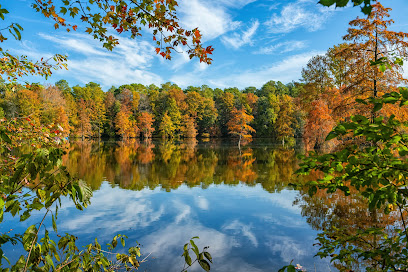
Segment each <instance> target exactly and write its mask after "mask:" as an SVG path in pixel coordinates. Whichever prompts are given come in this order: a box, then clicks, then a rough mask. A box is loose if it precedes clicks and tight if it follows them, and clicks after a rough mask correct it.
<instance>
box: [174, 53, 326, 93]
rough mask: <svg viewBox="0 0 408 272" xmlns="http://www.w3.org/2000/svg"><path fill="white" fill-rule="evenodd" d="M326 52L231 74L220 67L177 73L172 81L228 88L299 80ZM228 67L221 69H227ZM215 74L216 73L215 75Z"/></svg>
mask: <svg viewBox="0 0 408 272" xmlns="http://www.w3.org/2000/svg"><path fill="white" fill-rule="evenodd" d="M318 54H324V52H319V51H311V52H307V53H302V54H296V55H293V56H290V57H287V58H285V59H284V60H282V61H279V62H275V63H272V64H271V65H268V66H263V67H261V68H258V69H252V70H246V71H242V72H233V73H229V74H225V73H218V74H216V72H217V71H218V70H217V69H218V68H213V69H214V70H212V71H211V73H210V71H209V72H206V73H202V72H198V71H193V72H190V73H185V74H182V75H175V76H173V77H172V78H171V82H174V83H176V84H177V85H179V86H181V87H187V86H189V85H192V86H199V85H202V84H207V85H209V86H211V87H218V88H227V87H231V86H235V87H238V88H245V87H248V86H255V87H257V88H259V87H261V86H262V85H263V84H265V83H266V82H268V81H269V80H275V81H281V82H283V83H287V82H291V81H293V80H295V81H297V80H299V78H300V77H301V71H302V68H303V67H304V66H305V65H306V64H307V62H308V61H309V60H310V59H311V58H312V57H313V56H315V55H318ZM225 69H226V68H223V69H220V70H225ZM214 74H215V75H214Z"/></svg>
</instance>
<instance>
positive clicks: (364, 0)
mask: <svg viewBox="0 0 408 272" xmlns="http://www.w3.org/2000/svg"><path fill="white" fill-rule="evenodd" d="M375 1H376V0H320V1H319V4H321V5H323V6H327V7H330V6H333V5H335V6H336V8H337V7H340V8H342V7H345V6H347V4H348V3H353V5H354V6H361V12H363V13H364V14H366V15H369V14H370V13H371V10H372V6H371V3H374V2H375Z"/></svg>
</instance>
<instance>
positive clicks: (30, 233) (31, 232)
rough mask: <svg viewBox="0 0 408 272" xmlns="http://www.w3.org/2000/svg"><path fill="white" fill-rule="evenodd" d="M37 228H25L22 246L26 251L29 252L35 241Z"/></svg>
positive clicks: (33, 226)
mask: <svg viewBox="0 0 408 272" xmlns="http://www.w3.org/2000/svg"><path fill="white" fill-rule="evenodd" d="M37 232H38V230H37V227H36V226H35V225H31V226H29V227H28V228H27V230H26V231H25V232H24V235H23V246H24V249H25V250H26V251H28V250H30V247H31V245H32V244H33V242H34V243H35V241H37Z"/></svg>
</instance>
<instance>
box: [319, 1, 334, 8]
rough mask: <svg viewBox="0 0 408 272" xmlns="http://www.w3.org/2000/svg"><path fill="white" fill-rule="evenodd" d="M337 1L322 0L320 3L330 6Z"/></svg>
mask: <svg viewBox="0 0 408 272" xmlns="http://www.w3.org/2000/svg"><path fill="white" fill-rule="evenodd" d="M335 2H336V0H320V1H319V4H320V5H323V6H326V7H329V6H331V5H333V4H334V3H335Z"/></svg>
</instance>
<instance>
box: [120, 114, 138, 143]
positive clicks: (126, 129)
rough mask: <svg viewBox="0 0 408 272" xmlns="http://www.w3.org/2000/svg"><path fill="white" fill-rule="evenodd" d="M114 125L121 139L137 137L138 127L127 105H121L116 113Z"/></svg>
mask: <svg viewBox="0 0 408 272" xmlns="http://www.w3.org/2000/svg"><path fill="white" fill-rule="evenodd" d="M115 127H116V129H117V130H118V133H119V135H120V136H121V137H122V139H129V138H135V137H138V134H139V128H138V126H137V123H136V120H134V119H133V117H132V113H131V111H130V110H129V109H128V108H127V107H122V108H121V109H120V111H119V112H118V114H117V115H116V119H115Z"/></svg>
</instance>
